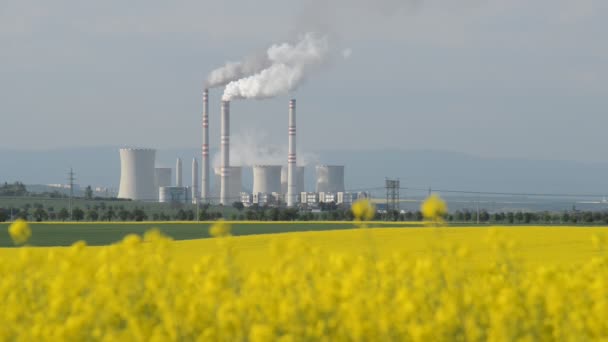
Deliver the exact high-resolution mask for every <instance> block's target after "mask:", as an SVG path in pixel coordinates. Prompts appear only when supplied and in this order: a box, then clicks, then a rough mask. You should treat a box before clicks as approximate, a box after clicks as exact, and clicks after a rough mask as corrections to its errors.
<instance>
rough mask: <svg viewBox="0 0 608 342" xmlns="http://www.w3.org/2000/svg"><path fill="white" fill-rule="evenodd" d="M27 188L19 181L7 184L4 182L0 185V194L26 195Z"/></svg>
mask: <svg viewBox="0 0 608 342" xmlns="http://www.w3.org/2000/svg"><path fill="white" fill-rule="evenodd" d="M27 193H28V192H27V189H26V188H25V185H24V184H23V183H21V182H15V183H13V184H9V183H6V182H4V184H2V185H0V196H14V197H16V196H25V195H27Z"/></svg>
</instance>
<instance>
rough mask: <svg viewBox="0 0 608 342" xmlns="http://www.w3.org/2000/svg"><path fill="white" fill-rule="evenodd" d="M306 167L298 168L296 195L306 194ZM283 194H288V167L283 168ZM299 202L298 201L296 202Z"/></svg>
mask: <svg viewBox="0 0 608 342" xmlns="http://www.w3.org/2000/svg"><path fill="white" fill-rule="evenodd" d="M304 170H305V168H304V166H296V172H295V174H296V194H298V196H300V195H299V194H300V193H301V192H304ZM281 193H283V194H286V193H287V167H285V166H283V167H282V168H281ZM296 202H297V200H296Z"/></svg>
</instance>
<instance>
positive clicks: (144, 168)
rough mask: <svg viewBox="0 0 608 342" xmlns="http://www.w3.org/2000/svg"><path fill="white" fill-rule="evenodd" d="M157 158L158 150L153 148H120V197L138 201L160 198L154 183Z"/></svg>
mask: <svg viewBox="0 0 608 342" xmlns="http://www.w3.org/2000/svg"><path fill="white" fill-rule="evenodd" d="M155 158H156V151H155V150H153V149H139V148H121V149H120V187H119V190H118V198H128V199H132V200H137V201H154V200H157V199H158V192H157V191H156V187H155V184H154V173H155V172H154V161H155Z"/></svg>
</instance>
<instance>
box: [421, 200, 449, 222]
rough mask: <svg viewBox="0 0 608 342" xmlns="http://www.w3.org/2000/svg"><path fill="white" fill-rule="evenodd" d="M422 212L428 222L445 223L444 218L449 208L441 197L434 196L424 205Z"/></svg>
mask: <svg viewBox="0 0 608 342" xmlns="http://www.w3.org/2000/svg"><path fill="white" fill-rule="evenodd" d="M420 211H421V212H422V216H423V217H424V219H425V220H427V221H434V222H443V217H444V216H445V215H446V214H447V213H448V206H447V204H446V203H445V201H444V200H443V199H441V197H439V195H436V194H432V195H430V196H429V197H427V199H426V200H425V201H424V202H423V203H422V205H421V206H420Z"/></svg>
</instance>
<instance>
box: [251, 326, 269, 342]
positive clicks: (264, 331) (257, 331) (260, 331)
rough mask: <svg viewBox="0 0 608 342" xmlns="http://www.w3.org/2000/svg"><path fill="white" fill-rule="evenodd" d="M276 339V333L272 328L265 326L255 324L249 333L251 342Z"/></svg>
mask: <svg viewBox="0 0 608 342" xmlns="http://www.w3.org/2000/svg"><path fill="white" fill-rule="evenodd" d="M273 339H274V332H273V331H272V327H269V326H268V325H264V324H254V325H253V326H252V327H251V331H250V332H249V340H250V341H252V342H256V341H260V342H265V341H272V340H273Z"/></svg>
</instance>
